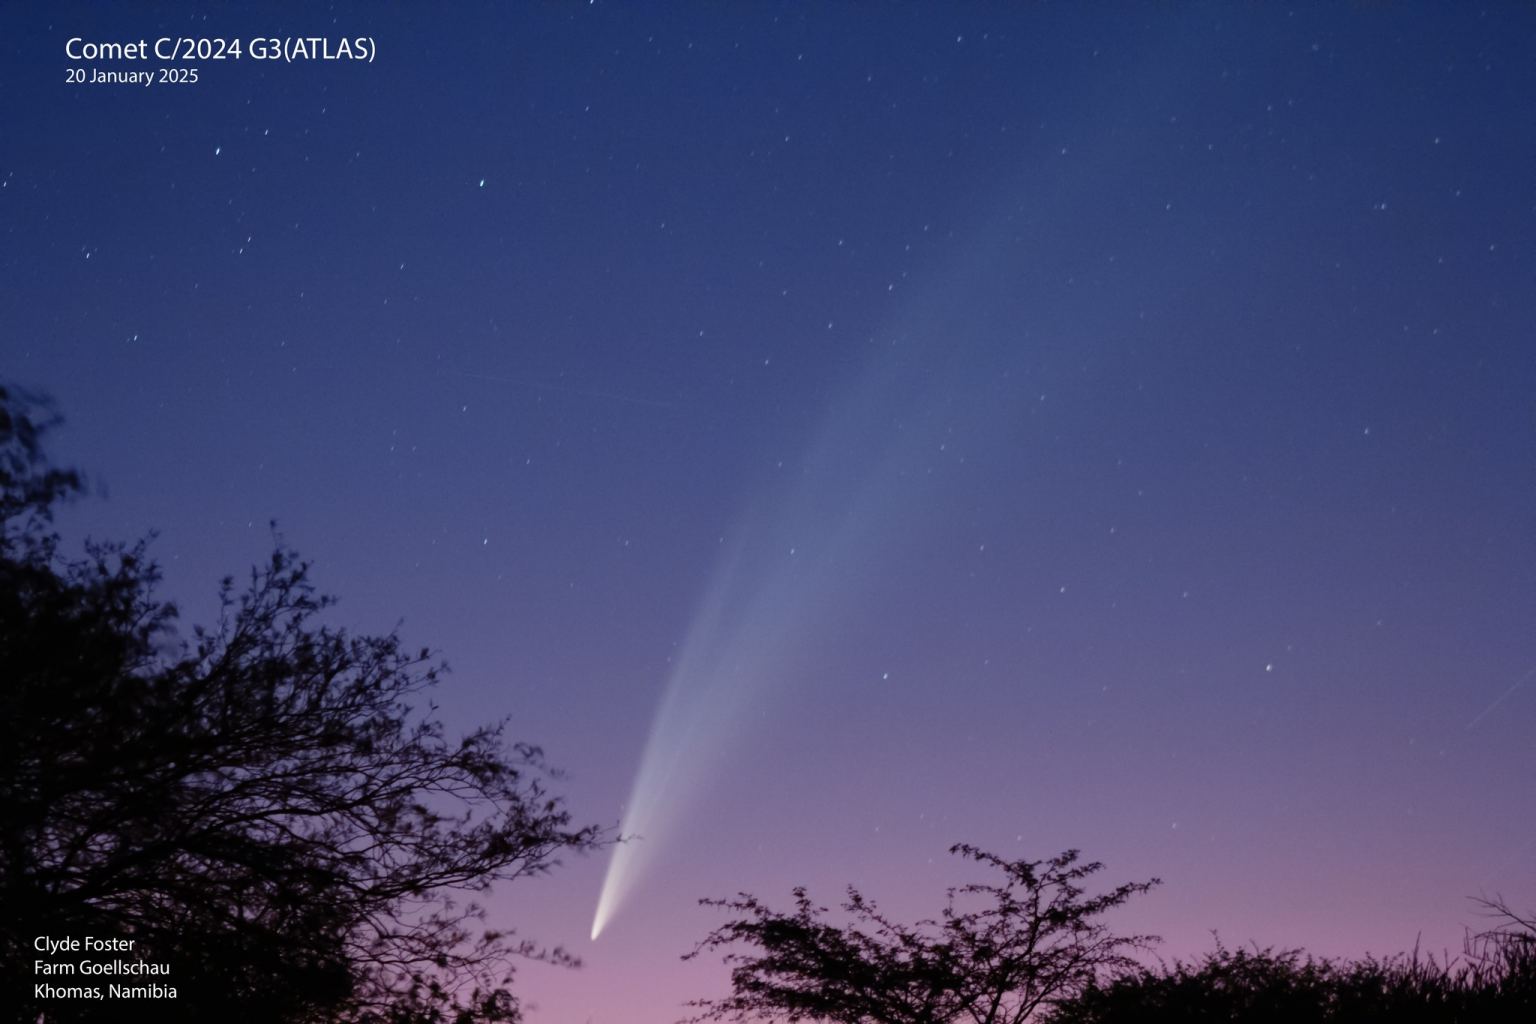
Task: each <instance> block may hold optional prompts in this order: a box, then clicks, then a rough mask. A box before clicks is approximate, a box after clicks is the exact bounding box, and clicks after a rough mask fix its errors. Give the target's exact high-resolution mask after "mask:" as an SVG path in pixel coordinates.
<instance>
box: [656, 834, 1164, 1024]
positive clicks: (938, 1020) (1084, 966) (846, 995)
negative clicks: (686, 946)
mask: <svg viewBox="0 0 1536 1024" xmlns="http://www.w3.org/2000/svg"><path fill="white" fill-rule="evenodd" d="M950 852H951V853H958V854H960V855H961V856H963V857H965V858H967V859H969V860H973V861H977V862H978V863H981V864H985V865H987V866H988V867H991V868H995V869H997V870H998V871H999V872H1001V873H1002V875H1003V878H1002V880H1001V881H1000V882H998V883H996V884H992V885H966V886H961V887H958V888H953V889H950V890H949V891H948V899H947V901H946V905H945V907H944V910H943V911H942V913H941V915H940V917H939V919H938V920H937V921H919V922H917V923H916V924H915V925H904V924H899V923H897V922H895V921H892V920H891V919H890V918H888V917H886V916H885V915H884V914H883V913H881V912H880V910H879V909H878V908H877V907H876V906H875V904H874V903H873V902H871V901H869V900H867V899H865V897H864V896H863V895H862V894H861V893H860V892H859V891H858V890H857V889H854V888H851V887H850V888H849V890H848V898H847V900H846V901H845V902H844V903H843V905H842V909H843V911H844V912H845V914H846V916H847V923H844V924H834V923H831V922H830V921H828V920H827V918H826V914H827V909H826V908H825V907H818V906H816V905H815V904H814V903H812V902H811V899H810V897H809V896H808V895H807V894H806V891H805V890H804V889H803V888H802V889H796V890H795V893H794V901H795V902H794V909H793V910H791V911H788V912H780V911H776V910H773V909H772V908H770V907H768V906H767V905H765V904H764V903H762V902H761V901H759V900H758V899H757V898H756V897H754V896H750V895H747V894H742V895H741V896H740V897H739V898H738V899H734V900H704V901H703V902H704V904H705V905H706V906H713V907H721V908H723V909H725V910H728V911H730V912H732V913H733V914H735V915H738V916H737V919H736V920H734V921H732V922H730V923H729V924H726V925H723V926H721V927H720V928H718V929H716V930H715V931H714V932H712V933H711V934H710V935H709V936H708V937H707V938H705V939H704V941H703V942H701V943H700V944H699V946H698V948H697V949H695V950H694V951H693V952H692V953H690V954H688V955H687V956H686V957H684V959H691V958H693V957H696V956H698V955H699V954H700V953H703V952H705V951H713V950H720V949H727V950H728V949H731V948H733V947H735V946H737V945H744V946H747V947H750V951H749V952H741V953H727V954H726V956H725V960H726V962H727V963H729V964H731V965H732V966H731V982H732V994H731V995H730V996H728V997H726V998H724V999H717V1000H701V1001H698V1002H696V1003H694V1004H693V1005H694V1006H695V1007H696V1008H698V1009H700V1010H701V1011H702V1013H701V1014H700V1015H699V1016H698V1017H696V1018H694V1019H695V1020H698V1021H705V1020H730V1021H752V1020H760V1021H785V1020H788V1021H835V1022H838V1024H876V1022H878V1024H945V1022H950V1021H973V1022H978V1024H1022V1022H1024V1021H1028V1020H1030V1019H1032V1016H1033V1015H1034V1014H1036V1012H1037V1011H1039V1010H1040V1009H1041V1008H1043V1007H1048V1006H1051V1005H1054V1004H1055V1003H1057V1002H1059V1001H1061V1000H1063V999H1069V998H1071V997H1072V996H1074V995H1076V994H1077V993H1078V992H1080V991H1081V990H1082V989H1083V988H1084V987H1085V986H1086V985H1087V984H1089V983H1090V982H1091V981H1092V980H1093V978H1094V977H1096V976H1097V975H1099V974H1100V973H1103V972H1109V971H1117V970H1126V969H1129V968H1130V967H1131V966H1133V965H1134V961H1132V960H1131V959H1130V958H1129V956H1128V954H1129V953H1130V952H1131V951H1132V950H1134V949H1136V948H1139V947H1143V946H1145V945H1147V944H1148V943H1150V942H1151V941H1153V937H1152V936H1146V935H1127V936H1121V935H1116V934H1115V933H1113V932H1111V931H1110V930H1109V929H1108V927H1106V926H1105V925H1104V924H1103V923H1102V922H1101V921H1100V920H1099V918H1100V917H1101V915H1103V914H1104V913H1105V912H1106V911H1109V910H1112V909H1114V908H1115V907H1118V906H1120V905H1121V904H1123V903H1125V902H1126V901H1127V900H1129V899H1130V898H1131V897H1132V896H1135V895H1137V894H1139V893H1144V892H1146V891H1147V890H1149V889H1151V888H1152V887H1153V886H1154V885H1156V884H1158V882H1157V879H1152V880H1150V881H1147V882H1132V883H1127V884H1125V885H1121V886H1118V887H1116V888H1114V889H1111V890H1109V891H1108V892H1105V893H1101V894H1099V895H1089V894H1088V893H1087V892H1086V890H1085V889H1083V888H1082V886H1081V885H1080V884H1079V883H1081V882H1082V881H1083V880H1084V879H1086V878H1087V877H1088V876H1090V875H1093V874H1095V873H1096V872H1098V871H1099V870H1101V869H1102V867H1103V865H1102V864H1098V863H1090V864H1081V863H1078V852H1077V851H1076V850H1068V851H1066V852H1065V853H1062V854H1060V855H1059V856H1056V857H1053V858H1051V859H1050V860H1040V861H1026V860H1012V861H1010V860H1004V859H1003V858H1001V857H998V856H996V855H994V854H990V853H986V852H984V851H982V850H978V849H976V848H975V847H973V846H966V845H959V846H955V847H952V848H951V850H950Z"/></svg>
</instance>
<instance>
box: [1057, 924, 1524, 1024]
mask: <svg viewBox="0 0 1536 1024" xmlns="http://www.w3.org/2000/svg"><path fill="white" fill-rule="evenodd" d="M1533 1019H1536V950H1533V948H1532V946H1531V945H1530V943H1529V941H1528V940H1527V941H1523V942H1522V941H1521V940H1520V939H1519V938H1517V937H1510V936H1502V937H1501V936H1498V935H1494V934H1491V933H1490V934H1486V935H1484V936H1480V937H1477V938H1474V939H1472V940H1470V941H1469V943H1468V945H1467V949H1466V950H1465V952H1464V953H1463V955H1462V957H1461V958H1459V959H1447V960H1436V959H1434V958H1432V957H1423V956H1420V955H1419V954H1418V953H1413V954H1408V955H1399V956H1394V957H1388V958H1385V959H1374V958H1367V959H1363V960H1356V961H1332V960H1324V959H1317V958H1314V957H1311V956H1308V955H1306V954H1305V953H1303V952H1302V951H1300V950H1284V951H1276V950H1273V949H1253V950H1247V949H1236V950H1232V949H1227V948H1225V947H1223V946H1221V945H1220V944H1219V943H1218V945H1217V948H1216V951H1215V952H1213V953H1208V954H1206V956H1205V957H1203V958H1202V959H1200V960H1197V961H1195V962H1193V963H1182V962H1176V963H1174V964H1173V965H1172V966H1169V967H1166V968H1163V969H1159V970H1152V969H1147V968H1143V969H1140V970H1137V971H1134V972H1130V973H1127V974H1124V975H1122V976H1120V977H1118V978H1116V979H1114V980H1113V981H1109V982H1107V983H1100V984H1095V985H1092V986H1090V987H1089V988H1088V989H1086V990H1085V991H1084V992H1083V993H1082V994H1081V995H1079V996H1078V997H1077V998H1076V999H1074V1000H1072V1001H1070V1002H1067V1003H1063V1004H1062V1005H1060V1006H1058V1007H1057V1008H1056V1009H1055V1011H1054V1012H1053V1013H1051V1014H1050V1015H1049V1016H1048V1017H1047V1020H1048V1021H1049V1022H1050V1024H1130V1022H1133V1021H1137V1022H1149V1024H1160V1022H1172V1021H1190V1022H1199V1021H1225V1022H1230V1024H1351V1022H1382V1024H1386V1022H1389V1021H1390V1022H1395V1024H1474V1022H1485V1021H1486V1022H1491V1024H1500V1022H1505V1021H1507V1022H1510V1024H1514V1022H1516V1021H1522V1022H1523V1021H1530V1020H1533Z"/></svg>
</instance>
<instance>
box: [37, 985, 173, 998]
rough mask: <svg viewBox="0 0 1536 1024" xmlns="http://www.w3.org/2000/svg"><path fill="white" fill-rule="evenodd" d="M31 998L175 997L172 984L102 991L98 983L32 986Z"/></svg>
mask: <svg viewBox="0 0 1536 1024" xmlns="http://www.w3.org/2000/svg"><path fill="white" fill-rule="evenodd" d="M32 998H33V999H175V998H176V988H175V986H173V985H157V984H154V983H153V982H151V983H150V984H148V985H108V986H107V990H106V992H102V990H101V987H100V986H98V985H49V984H47V983H39V984H37V985H33V986H32Z"/></svg>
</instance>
